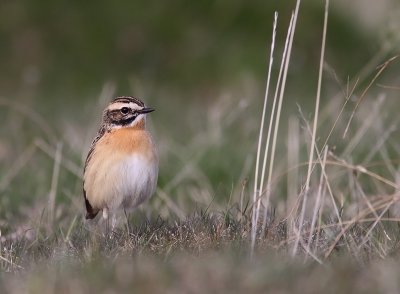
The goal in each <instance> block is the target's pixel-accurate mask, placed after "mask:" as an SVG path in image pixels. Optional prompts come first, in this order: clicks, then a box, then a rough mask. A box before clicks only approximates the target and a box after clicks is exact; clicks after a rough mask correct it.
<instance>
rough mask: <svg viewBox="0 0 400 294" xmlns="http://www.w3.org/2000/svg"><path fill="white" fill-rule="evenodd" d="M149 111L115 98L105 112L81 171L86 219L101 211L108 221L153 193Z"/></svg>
mask: <svg viewBox="0 0 400 294" xmlns="http://www.w3.org/2000/svg"><path fill="white" fill-rule="evenodd" d="M152 111H154V109H153V108H149V107H146V106H145V105H144V103H143V102H142V101H141V100H139V99H137V98H134V97H131V96H122V97H117V98H115V99H114V100H113V101H112V102H111V103H110V104H109V105H108V106H107V107H106V109H105V110H104V112H103V121H102V125H101V127H100V129H99V131H98V134H97V137H96V138H95V139H94V140H93V143H92V145H91V148H90V151H89V153H88V155H87V158H86V162H85V168H84V176H83V195H84V198H85V206H86V219H93V218H94V217H95V216H96V215H97V214H98V213H99V212H100V211H102V214H103V218H105V219H107V218H108V216H109V214H113V215H114V212H115V211H116V210H118V209H124V210H125V209H126V210H131V209H133V208H135V207H137V206H138V205H140V204H141V203H142V202H143V201H145V200H146V199H148V198H150V196H151V195H152V194H153V193H154V191H155V189H156V185H157V177H158V155H157V150H156V147H155V145H154V142H153V139H152V137H151V135H150V133H149V132H148V131H147V130H146V115H147V114H148V113H150V112H152Z"/></svg>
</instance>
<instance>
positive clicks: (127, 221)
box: [124, 208, 131, 236]
mask: <svg viewBox="0 0 400 294" xmlns="http://www.w3.org/2000/svg"><path fill="white" fill-rule="evenodd" d="M124 214H125V220H126V230H127V232H128V236H130V235H131V226H130V224H129V218H128V213H127V212H126V210H125V208H124Z"/></svg>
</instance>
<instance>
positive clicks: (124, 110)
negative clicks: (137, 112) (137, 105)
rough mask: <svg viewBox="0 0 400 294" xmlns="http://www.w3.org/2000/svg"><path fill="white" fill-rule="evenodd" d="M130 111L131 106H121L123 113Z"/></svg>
mask: <svg viewBox="0 0 400 294" xmlns="http://www.w3.org/2000/svg"><path fill="white" fill-rule="evenodd" d="M128 112H129V108H128V107H122V108H121V113H122V114H127V113H128Z"/></svg>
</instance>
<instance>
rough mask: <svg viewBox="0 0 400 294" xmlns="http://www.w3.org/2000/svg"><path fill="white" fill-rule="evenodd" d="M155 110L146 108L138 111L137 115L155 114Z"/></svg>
mask: <svg viewBox="0 0 400 294" xmlns="http://www.w3.org/2000/svg"><path fill="white" fill-rule="evenodd" d="M154 110H155V109H154V108H150V107H145V108H143V109H140V110H137V111H136V112H137V113H140V114H142V113H149V112H153V111H154Z"/></svg>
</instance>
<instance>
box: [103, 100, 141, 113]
mask: <svg viewBox="0 0 400 294" xmlns="http://www.w3.org/2000/svg"><path fill="white" fill-rule="evenodd" d="M122 107H129V108H131V109H134V110H139V109H141V108H142V107H141V106H139V105H137V104H136V103H132V102H130V103H122V102H117V103H112V104H110V105H109V106H108V108H107V109H108V110H109V111H113V110H120V109H121V108H122Z"/></svg>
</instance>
